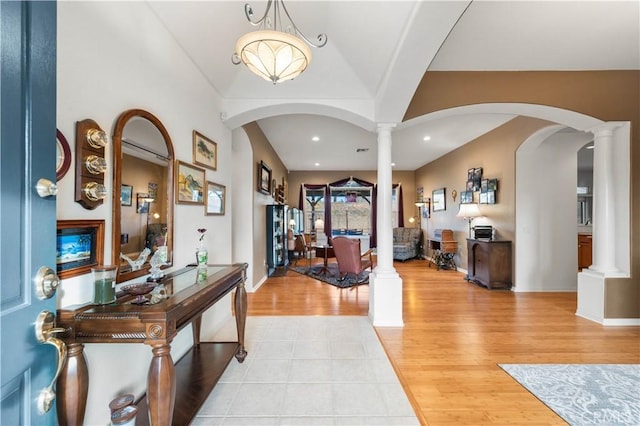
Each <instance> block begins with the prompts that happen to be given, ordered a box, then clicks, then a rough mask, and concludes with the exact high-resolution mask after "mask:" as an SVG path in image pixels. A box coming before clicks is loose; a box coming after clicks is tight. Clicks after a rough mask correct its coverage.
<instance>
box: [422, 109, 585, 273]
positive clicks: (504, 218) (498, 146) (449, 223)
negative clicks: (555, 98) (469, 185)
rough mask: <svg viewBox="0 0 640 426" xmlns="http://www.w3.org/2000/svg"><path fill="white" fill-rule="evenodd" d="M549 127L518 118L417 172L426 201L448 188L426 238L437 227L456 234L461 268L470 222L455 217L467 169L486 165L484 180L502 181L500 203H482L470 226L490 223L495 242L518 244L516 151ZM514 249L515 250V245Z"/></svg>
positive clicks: (428, 228) (483, 174) (464, 267)
mask: <svg viewBox="0 0 640 426" xmlns="http://www.w3.org/2000/svg"><path fill="white" fill-rule="evenodd" d="M549 124H550V123H549V122H547V121H544V120H539V119H534V118H527V117H516V118H514V119H513V120H510V121H508V122H506V123H505V124H503V125H502V126H500V127H497V128H496V129H494V130H492V131H490V132H488V133H486V134H484V135H482V136H480V137H478V138H477V139H475V140H473V141H471V142H469V143H467V144H466V145H463V146H461V147H460V148H458V149H456V150H454V151H452V152H450V153H448V154H446V155H444V156H442V157H440V158H438V159H437V160H435V161H432V162H431V163H428V164H426V165H424V166H422V167H420V168H419V169H417V170H416V186H422V187H424V193H425V196H426V197H432V191H433V190H435V189H439V188H445V199H446V209H445V210H444V211H437V212H434V211H433V207H432V209H431V210H432V211H431V217H430V218H429V219H428V220H427V221H426V222H427V223H426V225H425V224H424V223H423V227H425V226H426V229H427V231H426V232H427V238H432V237H433V231H434V230H435V229H451V230H453V234H454V237H455V239H456V241H457V242H458V253H457V255H456V256H455V258H454V260H455V262H456V265H457V266H458V268H460V269H463V270H466V269H467V241H466V240H467V238H468V237H469V227H468V222H467V221H466V220H463V219H460V218H458V217H456V214H457V213H458V210H459V208H460V193H461V192H462V191H464V190H465V189H466V182H467V172H468V170H469V169H472V168H477V167H482V176H483V179H498V190H497V192H496V203H495V204H479V205H478V207H479V208H480V212H481V214H482V217H480V218H477V219H475V220H474V221H473V222H472V225H473V226H476V225H491V226H493V227H494V228H495V230H496V239H500V240H508V241H514V240H515V217H514V210H515V196H516V194H515V151H516V150H517V149H518V146H519V145H520V144H521V143H522V142H523V141H524V140H525V139H526V138H527V137H529V136H530V135H531V134H532V133H534V132H536V131H537V130H539V129H540V128H543V127H545V126H548V125H549ZM454 189H455V190H456V191H457V192H458V197H457V198H456V200H455V201H454V200H453V198H452V196H451V192H452V191H453V190H454ZM478 201H479V192H476V193H474V202H476V203H477V202H478ZM572 211H573V210H572ZM512 250H515V246H514V245H513V244H512ZM426 254H427V256H430V255H431V253H426Z"/></svg>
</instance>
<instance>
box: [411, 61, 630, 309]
mask: <svg viewBox="0 0 640 426" xmlns="http://www.w3.org/2000/svg"><path fill="white" fill-rule="evenodd" d="M639 95H640V70H594V71H428V72H426V73H425V75H424V76H423V78H422V80H421V82H420V84H419V85H418V88H417V89H416V93H415V94H414V97H413V99H412V100H411V103H410V105H409V107H408V108H407V113H406V114H405V117H404V120H409V119H411V118H415V117H419V116H422V115H426V114H429V113H431V112H435V111H441V110H446V109H448V108H454V107H459V106H462V105H478V104H487V103H494V102H500V103H526V104H533V105H546V106H551V107H554V108H560V109H563V110H566V111H575V112H578V113H580V114H585V115H588V116H590V117H594V118H597V119H599V120H601V121H628V122H630V123H631V125H630V129H629V132H630V135H631V138H630V139H631V146H630V152H629V157H628V158H629V165H630V176H629V182H630V185H631V190H630V192H629V193H630V194H631V199H630V206H629V207H630V208H629V212H628V214H629V215H630V218H631V219H630V220H629V223H630V235H629V243H630V248H629V251H630V254H631V256H630V257H631V260H630V268H629V269H630V271H631V277H630V286H631V287H633V286H636V287H635V288H636V289H637V288H639V287H640V224H639V223H638V221H637V220H635V221H634V220H633V218H637V217H638V215H639V214H640V191H638V189H637V186H638V185H639V184H638V182H640V103H639V102H638V97H639ZM619 288H621V287H619ZM623 291H624V290H623ZM637 293H638V291H635V292H629V293H627V296H628V297H633V296H634V295H636V294H637ZM637 314H640V310H638V311H637ZM612 315H615V314H612Z"/></svg>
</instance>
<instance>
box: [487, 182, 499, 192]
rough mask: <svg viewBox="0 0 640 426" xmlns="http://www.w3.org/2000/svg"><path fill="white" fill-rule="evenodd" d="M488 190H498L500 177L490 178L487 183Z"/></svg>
mask: <svg viewBox="0 0 640 426" xmlns="http://www.w3.org/2000/svg"><path fill="white" fill-rule="evenodd" d="M487 190H489V191H497V190H498V179H489V183H488V184H487Z"/></svg>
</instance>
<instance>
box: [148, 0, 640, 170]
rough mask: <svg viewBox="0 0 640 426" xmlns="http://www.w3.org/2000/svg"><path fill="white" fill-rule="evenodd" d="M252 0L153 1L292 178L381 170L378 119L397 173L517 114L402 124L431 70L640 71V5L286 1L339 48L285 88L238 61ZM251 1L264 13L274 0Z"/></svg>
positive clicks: (321, 52)
mask: <svg viewBox="0 0 640 426" xmlns="http://www.w3.org/2000/svg"><path fill="white" fill-rule="evenodd" d="M244 3H245V2H244V1H194V2H179V1H178V2H176V1H150V2H148V4H149V6H150V7H151V9H152V10H153V11H154V13H155V14H156V15H157V16H158V18H159V19H160V20H161V21H162V22H163V23H164V25H165V26H166V28H167V29H168V30H169V31H170V32H171V33H172V34H173V36H174V37H175V39H176V40H177V41H178V43H179V44H180V45H181V46H182V47H183V49H184V50H185V52H186V53H187V54H188V55H189V56H190V58H191V59H192V60H193V62H194V63H195V64H196V66H197V67H198V68H199V69H200V70H201V72H202V73H203V75H205V76H206V78H207V79H208V81H209V82H210V83H211V85H212V87H214V88H215V90H216V91H217V92H218V93H219V94H220V95H221V97H222V98H223V99H224V102H223V106H222V108H223V110H224V111H225V114H229V121H228V124H229V125H230V126H232V127H237V126H238V125H241V124H244V123H245V122H246V120H249V121H252V120H256V121H257V122H258V124H259V126H260V127H261V129H262V130H263V132H264V133H265V135H266V136H267V138H268V139H269V141H270V142H271V144H272V145H273V147H274V149H275V150H276V152H277V153H278V155H279V156H280V158H281V159H282V161H283V162H284V164H285V165H286V167H287V168H289V169H290V170H314V169H315V170H375V169H376V168H377V136H376V132H375V123H377V122H396V123H399V124H398V127H397V128H396V130H395V131H394V132H393V135H392V136H393V149H392V159H393V161H394V163H395V166H394V169H397V170H415V169H416V168H418V167H420V166H422V165H424V164H426V163H428V162H430V161H432V160H434V159H436V158H438V157H440V156H442V155H444V154H445V153H447V152H449V151H450V150H452V149H455V148H457V147H459V146H461V145H463V144H465V143H467V142H468V141H470V140H472V139H474V138H476V137H478V136H480V135H482V134H483V133H486V132H487V131H489V130H491V129H493V128H495V127H497V126H499V125H501V124H502V123H504V122H505V121H508V120H510V119H511V118H513V116H510V115H505V114H473V115H464V116H458V117H448V118H442V119H429V117H424V118H419V119H416V120H412V121H411V122H406V123H400V122H401V120H402V117H403V116H404V113H405V111H406V108H407V106H408V105H409V102H410V101H411V97H412V96H413V93H414V91H415V89H416V87H417V85H418V84H419V82H420V79H421V78H422V76H423V75H424V73H425V71H426V70H427V69H429V70H613V69H636V70H637V69H640V29H639V28H640V0H630V1H621V2H616V1H566V2H560V1H532V2H527V1H479V0H476V1H474V2H469V1H455V0H449V1H415V0H413V1H402V0H397V1H393V0H388V1H339V0H332V1H305V0H297V1H296V0H285V4H286V6H287V8H288V9H289V12H290V14H291V16H292V18H293V20H294V22H295V23H296V25H297V26H298V27H299V28H300V30H301V31H303V32H304V33H305V35H306V36H307V37H308V38H310V39H314V38H315V36H316V35H317V34H319V33H326V34H327V36H328V39H329V40H328V43H327V45H326V46H325V47H323V48H320V49H313V55H314V56H313V61H312V63H311V65H310V66H309V69H308V70H306V71H305V72H304V73H303V74H301V75H300V76H299V77H298V78H296V79H295V80H292V81H287V82H284V83H282V84H278V85H273V84H271V83H269V82H267V81H264V80H262V79H261V78H259V77H257V76H255V75H253V74H252V73H251V72H249V71H248V70H247V69H246V68H245V67H244V66H242V65H238V66H235V65H233V64H232V63H231V55H232V53H233V50H234V46H235V42H236V40H237V38H238V37H240V36H241V35H242V34H244V33H246V32H249V31H252V30H253V29H254V27H252V26H251V25H250V24H249V23H248V21H247V20H246V18H245V15H244ZM249 4H251V6H252V7H253V10H254V15H255V16H258V17H259V16H261V15H262V14H263V13H264V10H265V7H266V2H265V1H250V2H249ZM314 106H317V107H318V108H316V109H317V112H314ZM243 114H245V115H243ZM252 114H253V116H252ZM247 117H251V118H247ZM243 120H245V121H243ZM354 123H355V124H354ZM356 124H357V125H356ZM425 135H429V136H430V137H431V140H430V141H428V142H425V141H424V140H423V139H424V136H425ZM312 136H318V137H319V138H320V140H319V141H318V142H313V141H312V140H311V137H312ZM356 148H369V151H367V152H364V153H356V152H355V150H356ZM315 163H318V164H319V165H318V166H316V165H315Z"/></svg>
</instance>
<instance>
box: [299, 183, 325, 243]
mask: <svg viewBox="0 0 640 426" xmlns="http://www.w3.org/2000/svg"><path fill="white" fill-rule="evenodd" d="M303 210H304V229H309V230H311V232H315V230H316V225H315V223H316V221H317V220H318V219H323V220H324V188H323V189H307V188H305V189H304V207H303Z"/></svg>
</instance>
